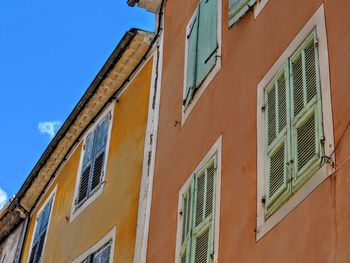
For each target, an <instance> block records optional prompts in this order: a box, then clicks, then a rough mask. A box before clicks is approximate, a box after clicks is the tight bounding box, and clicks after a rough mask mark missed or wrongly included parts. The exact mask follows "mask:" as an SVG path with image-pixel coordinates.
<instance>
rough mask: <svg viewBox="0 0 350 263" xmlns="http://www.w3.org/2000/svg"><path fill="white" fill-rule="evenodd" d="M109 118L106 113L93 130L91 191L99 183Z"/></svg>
mask: <svg viewBox="0 0 350 263" xmlns="http://www.w3.org/2000/svg"><path fill="white" fill-rule="evenodd" d="M110 118H111V115H110V114H108V116H107V117H106V118H105V119H104V120H103V121H102V122H101V123H100V124H99V125H98V127H97V128H96V130H95V136H94V137H95V138H94V147H93V169H92V175H91V187H90V189H91V192H93V191H94V190H96V189H97V188H98V187H99V186H100V185H101V180H102V177H103V170H104V169H103V168H104V161H105V156H106V145H107V137H108V128H109V122H110Z"/></svg>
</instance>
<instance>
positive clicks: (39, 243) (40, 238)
mask: <svg viewBox="0 0 350 263" xmlns="http://www.w3.org/2000/svg"><path fill="white" fill-rule="evenodd" d="M52 202H53V199H51V200H50V201H49V202H48V203H47V204H46V206H45V208H44V209H43V211H42V212H41V213H40V215H39V216H38V219H37V223H36V227H35V234H34V239H33V245H32V249H31V254H30V257H29V263H38V262H40V261H41V258H42V255H43V248H44V244H45V240H46V233H47V228H48V224H49V219H50V214H51V209H52Z"/></svg>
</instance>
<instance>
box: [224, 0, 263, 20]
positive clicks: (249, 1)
mask: <svg viewBox="0 0 350 263" xmlns="http://www.w3.org/2000/svg"><path fill="white" fill-rule="evenodd" d="M255 3H256V0H230V1H229V25H230V26H232V25H233V24H234V23H235V22H237V20H238V19H240V18H241V17H242V16H244V15H245V14H246V13H247V12H248V10H249V8H250V7H252V6H253V5H254V4H255Z"/></svg>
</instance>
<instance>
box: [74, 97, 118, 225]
mask: <svg viewBox="0 0 350 263" xmlns="http://www.w3.org/2000/svg"><path fill="white" fill-rule="evenodd" d="M115 104H116V103H115V101H113V102H111V104H110V105H108V107H107V108H106V109H105V110H104V111H103V113H102V114H101V115H100V116H99V117H98V118H97V120H96V121H95V123H94V124H93V125H92V126H91V127H90V128H89V129H88V130H87V131H86V132H85V134H84V138H83V146H82V148H81V153H80V161H79V169H78V173H77V176H76V182H75V190H74V196H73V200H72V208H71V214H70V219H69V223H72V222H73V221H74V220H75V219H76V218H77V217H78V216H79V215H80V213H81V212H83V211H84V210H85V209H86V208H87V207H88V206H90V205H91V204H92V203H93V202H94V201H95V200H96V199H97V198H98V197H99V196H100V195H101V194H102V193H103V189H104V185H105V177H106V170H107V163H108V156H109V145H110V141H111V133H112V127H113V119H114V109H115ZM108 114H110V115H111V120H110V123H109V127H108V136H107V143H106V158H105V160H104V164H103V174H102V178H101V182H102V183H101V186H100V187H99V189H98V190H97V191H96V192H94V193H93V194H92V195H91V196H89V197H88V199H86V200H85V202H84V203H83V204H82V205H80V206H78V207H77V205H76V204H75V200H76V198H77V196H78V194H79V186H80V178H81V170H82V166H83V159H84V154H85V151H84V146H85V144H86V138H87V137H88V135H89V134H91V133H92V132H93V131H94V130H95V129H96V127H97V126H98V125H99V124H100V122H101V121H103V119H104V118H105V117H107V115H108Z"/></svg>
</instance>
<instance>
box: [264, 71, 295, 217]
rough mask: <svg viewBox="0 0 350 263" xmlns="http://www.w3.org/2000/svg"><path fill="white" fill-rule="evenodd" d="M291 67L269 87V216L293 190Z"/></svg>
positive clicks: (267, 202) (266, 125) (267, 94)
mask: <svg viewBox="0 0 350 263" xmlns="http://www.w3.org/2000/svg"><path fill="white" fill-rule="evenodd" d="M287 78H288V76H287V71H286V68H283V69H282V71H281V72H280V73H279V74H277V76H276V77H275V78H274V79H273V81H272V82H271V83H270V84H269V86H268V88H267V89H266V90H265V107H266V108H265V130H266V138H267V140H266V149H267V150H266V173H265V174H266V176H267V178H266V210H267V212H266V216H267V217H268V216H270V215H271V214H272V213H273V212H274V211H275V210H276V209H277V208H278V207H279V206H280V205H281V203H282V202H283V201H284V200H285V199H286V198H287V197H288V196H289V195H290V194H291V193H290V187H289V185H288V182H289V180H288V178H289V173H288V161H289V159H290V157H289V151H288V149H289V133H290V130H289V124H288V123H289V117H288V112H289V103H288V100H289V96H288V82H287Z"/></svg>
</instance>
